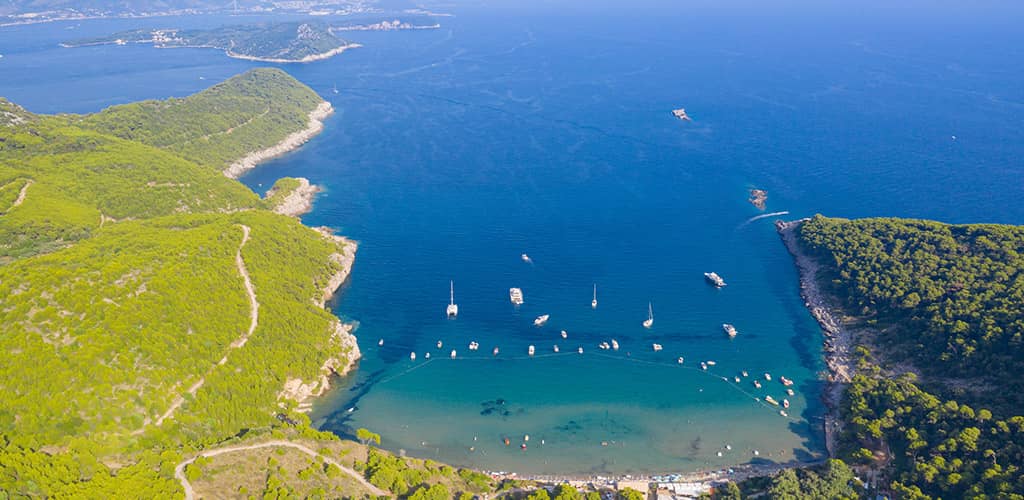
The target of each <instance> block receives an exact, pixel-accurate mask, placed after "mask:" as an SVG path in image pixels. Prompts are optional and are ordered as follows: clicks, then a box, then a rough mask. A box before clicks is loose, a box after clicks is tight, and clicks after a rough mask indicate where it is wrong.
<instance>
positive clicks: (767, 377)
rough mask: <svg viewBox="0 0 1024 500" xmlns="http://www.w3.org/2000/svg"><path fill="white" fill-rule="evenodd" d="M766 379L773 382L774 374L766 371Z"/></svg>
mask: <svg viewBox="0 0 1024 500" xmlns="http://www.w3.org/2000/svg"><path fill="white" fill-rule="evenodd" d="M764 379H765V380H767V381H769V382H771V381H772V374H771V373H767V372H765V374H764Z"/></svg>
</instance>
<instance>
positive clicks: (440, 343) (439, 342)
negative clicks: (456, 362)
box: [437, 340, 444, 349]
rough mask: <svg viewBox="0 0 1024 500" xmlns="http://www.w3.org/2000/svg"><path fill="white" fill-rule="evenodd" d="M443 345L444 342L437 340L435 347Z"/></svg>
mask: <svg viewBox="0 0 1024 500" xmlns="http://www.w3.org/2000/svg"><path fill="white" fill-rule="evenodd" d="M443 345H444V342H441V341H440V340H438V341H437V348H438V349H440V348H441V346H443Z"/></svg>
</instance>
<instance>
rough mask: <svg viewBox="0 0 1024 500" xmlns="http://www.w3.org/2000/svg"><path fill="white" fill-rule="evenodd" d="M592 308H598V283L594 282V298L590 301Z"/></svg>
mask: <svg viewBox="0 0 1024 500" xmlns="http://www.w3.org/2000/svg"><path fill="white" fill-rule="evenodd" d="M590 308H591V309H597V283H594V300H591V301H590Z"/></svg>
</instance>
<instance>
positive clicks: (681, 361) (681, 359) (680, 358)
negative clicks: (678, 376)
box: [676, 356, 683, 364]
mask: <svg viewBox="0 0 1024 500" xmlns="http://www.w3.org/2000/svg"><path fill="white" fill-rule="evenodd" d="M676 363H678V364H683V357H682V356H679V357H678V358H676Z"/></svg>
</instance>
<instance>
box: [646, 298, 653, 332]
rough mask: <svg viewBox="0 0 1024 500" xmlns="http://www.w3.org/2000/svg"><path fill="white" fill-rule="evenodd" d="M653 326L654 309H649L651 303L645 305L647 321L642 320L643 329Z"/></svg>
mask: <svg viewBox="0 0 1024 500" xmlns="http://www.w3.org/2000/svg"><path fill="white" fill-rule="evenodd" d="M653 324H654V308H653V307H651V303H650V302H648V303H647V319H645V320H644V328H650V327H651V325H653Z"/></svg>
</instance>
